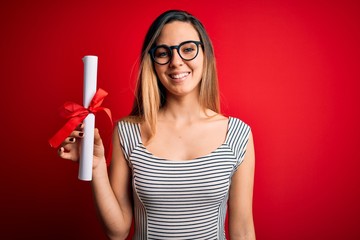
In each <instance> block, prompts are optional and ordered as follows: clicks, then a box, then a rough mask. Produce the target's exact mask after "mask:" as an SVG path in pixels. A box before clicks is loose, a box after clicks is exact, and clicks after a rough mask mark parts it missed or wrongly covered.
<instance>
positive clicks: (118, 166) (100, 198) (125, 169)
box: [92, 127, 133, 239]
mask: <svg viewBox="0 0 360 240" xmlns="http://www.w3.org/2000/svg"><path fill="white" fill-rule="evenodd" d="M95 145H96V146H102V143H101V138H100V135H99V134H98V133H97V132H96V134H95ZM103 156H104V155H103ZM92 187H93V193H94V199H95V203H96V206H97V209H98V214H99V216H100V218H101V220H102V222H103V225H104V227H105V230H106V233H107V235H108V236H109V238H110V239H125V238H126V237H127V235H128V234H129V231H130V227H131V223H132V215H133V212H132V198H131V196H132V195H131V171H130V168H129V166H128V165H127V162H126V160H125V158H124V155H123V152H122V149H121V146H120V141H119V136H118V133H117V127H116V128H115V130H114V133H113V152H112V161H111V169H110V176H108V172H107V167H106V162H105V158H103V160H102V161H99V163H98V164H97V166H96V167H95V168H94V170H93V181H92Z"/></svg>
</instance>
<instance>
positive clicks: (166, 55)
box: [154, 46, 171, 64]
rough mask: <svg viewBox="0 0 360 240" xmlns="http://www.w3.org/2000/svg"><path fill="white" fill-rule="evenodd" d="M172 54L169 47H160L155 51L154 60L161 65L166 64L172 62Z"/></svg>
mask: <svg viewBox="0 0 360 240" xmlns="http://www.w3.org/2000/svg"><path fill="white" fill-rule="evenodd" d="M170 58H171V52H170V49H169V48H167V47H163V46H159V47H157V48H156V49H155V51H154V60H155V62H157V63H159V64H166V63H168V62H169V61H170Z"/></svg>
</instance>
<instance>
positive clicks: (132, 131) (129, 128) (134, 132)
mask: <svg viewBox="0 0 360 240" xmlns="http://www.w3.org/2000/svg"><path fill="white" fill-rule="evenodd" d="M118 134H119V139H120V145H121V148H122V150H123V153H124V156H125V159H126V160H127V161H128V162H129V161H130V160H129V159H130V156H131V153H132V151H133V150H134V148H135V147H136V146H137V145H138V143H139V137H140V130H139V126H138V125H137V124H136V123H132V122H128V121H125V120H121V121H119V122H118Z"/></svg>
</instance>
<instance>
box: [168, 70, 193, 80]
mask: <svg viewBox="0 0 360 240" xmlns="http://www.w3.org/2000/svg"><path fill="white" fill-rule="evenodd" d="M189 74H190V73H189V72H186V73H179V74H170V77H171V78H172V79H182V78H185V77H187V76H189Z"/></svg>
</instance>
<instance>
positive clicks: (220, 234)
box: [59, 11, 255, 239]
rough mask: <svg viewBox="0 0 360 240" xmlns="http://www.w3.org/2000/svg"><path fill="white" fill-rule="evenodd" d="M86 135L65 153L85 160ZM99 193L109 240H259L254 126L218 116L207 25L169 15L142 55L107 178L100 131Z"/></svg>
mask: <svg viewBox="0 0 360 240" xmlns="http://www.w3.org/2000/svg"><path fill="white" fill-rule="evenodd" d="M82 135H83V132H82V129H81V127H80V128H78V129H77V130H75V131H74V132H73V133H72V134H71V136H70V137H69V138H68V139H66V140H65V141H64V143H63V145H62V147H61V148H60V149H59V155H60V157H62V158H64V159H70V160H73V161H77V160H78V147H79V146H78V144H77V142H78V141H76V139H77V138H81V137H82ZM94 141H95V146H94V163H93V181H92V186H93V191H94V196H95V201H96V205H97V207H98V211H99V215H100V217H101V219H102V221H103V223H104V226H105V229H106V231H107V234H108V236H109V237H110V238H111V239H125V238H126V237H127V235H128V233H129V230H130V227H131V224H132V219H133V217H134V222H135V233H134V239H225V230H224V223H225V216H226V212H227V204H228V205H229V234H230V237H231V239H255V231H254V225H253V217H252V192H253V179H254V165H255V164H254V161H255V160H254V149H253V140H252V134H251V131H250V128H249V126H248V125H246V124H245V123H244V122H242V121H241V120H239V119H236V118H232V117H229V118H228V117H225V116H223V115H221V114H220V110H219V97H218V87H217V76H216V66H215V57H214V53H213V47H212V44H211V41H210V39H209V37H208V35H207V33H206V31H205V29H204V27H203V25H202V24H201V23H200V22H199V21H198V20H197V19H196V18H195V17H194V16H192V15H190V14H188V13H186V12H184V11H167V12H165V13H163V14H162V15H160V16H159V17H158V18H157V19H156V20H155V21H154V23H153V24H152V25H151V27H150V29H149V31H148V33H147V35H146V37H145V41H144V44H143V47H142V55H141V64H140V70H139V77H138V85H137V92H136V99H135V102H134V106H133V110H132V112H131V114H130V116H128V117H127V118H125V119H123V120H121V121H119V122H118V124H117V126H116V128H115V131H114V134H113V156H112V162H111V168H110V173H109V175H108V172H107V167H106V163H105V157H104V148H103V144H102V141H101V138H100V135H99V133H98V131H97V130H96V131H95V140H94Z"/></svg>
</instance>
